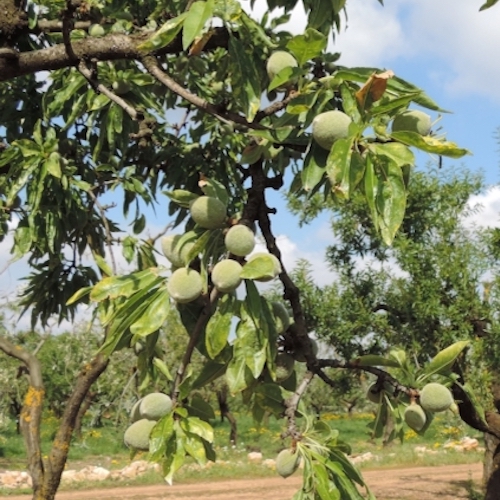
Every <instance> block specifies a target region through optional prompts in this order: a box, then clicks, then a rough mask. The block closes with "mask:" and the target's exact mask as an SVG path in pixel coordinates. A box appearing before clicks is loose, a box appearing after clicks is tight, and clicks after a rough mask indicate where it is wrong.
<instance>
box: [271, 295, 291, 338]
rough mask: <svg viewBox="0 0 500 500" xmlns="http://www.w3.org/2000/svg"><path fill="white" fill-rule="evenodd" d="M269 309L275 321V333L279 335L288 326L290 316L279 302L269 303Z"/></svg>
mask: <svg viewBox="0 0 500 500" xmlns="http://www.w3.org/2000/svg"><path fill="white" fill-rule="evenodd" d="M271 307H272V310H273V314H274V319H275V321H276V333H277V334H278V335H281V334H282V333H284V332H285V331H286V330H288V327H289V326H290V316H289V315H288V311H287V310H286V307H285V306H284V305H283V304H282V303H281V302H271Z"/></svg>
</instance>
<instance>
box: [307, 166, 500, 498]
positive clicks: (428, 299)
mask: <svg viewBox="0 0 500 500" xmlns="http://www.w3.org/2000/svg"><path fill="white" fill-rule="evenodd" d="M482 189H484V185H483V184H482V181H481V178H480V177H478V176H472V175H471V174H470V173H469V172H467V171H466V170H464V171H459V172H457V171H456V170H454V171H453V172H452V171H449V170H445V171H443V170H439V171H438V170H427V171H425V172H415V173H414V174H413V175H412V178H411V182H410V190H409V196H408V203H407V208H406V212H405V218H404V220H403V223H402V225H401V229H400V231H399V232H398V235H397V236H396V238H395V240H394V243H393V245H392V247H390V248H389V247H387V246H386V245H384V244H383V242H382V241H381V239H380V236H379V235H378V234H377V233H376V232H375V231H374V230H373V226H372V225H371V223H370V215H369V212H368V210H367V207H366V205H365V204H364V203H363V202H362V200H355V199H352V200H351V201H350V202H349V203H346V204H340V205H339V204H336V205H333V206H332V207H330V209H331V211H332V213H333V216H332V230H333V232H334V234H335V235H336V243H335V244H334V245H332V246H331V247H330V248H329V250H328V255H329V263H330V266H332V268H333V269H334V270H335V271H336V272H338V273H339V275H340V278H339V284H337V285H335V287H327V289H320V288H318V287H316V288H315V289H314V288H313V292H312V293H311V294H310V300H309V301H306V302H305V304H307V305H308V306H309V309H310V311H311V313H310V314H311V315H312V316H313V317H318V318H320V317H323V318H324V319H323V321H320V322H318V324H317V325H316V326H315V331H316V334H317V335H318V336H319V337H320V338H322V339H325V341H326V342H329V343H331V344H332V345H333V346H336V347H337V346H339V345H340V343H341V339H345V340H346V341H347V345H348V346H350V347H351V348H352V346H353V344H355V345H356V349H358V354H359V355H363V354H387V353H388V352H389V351H390V350H391V349H393V348H394V347H400V348H403V349H404V350H405V351H406V353H407V355H409V356H411V358H413V359H414V360H416V362H417V363H418V364H422V365H423V364H425V363H427V362H428V360H429V359H430V358H431V357H432V356H434V355H436V353H437V352H438V351H439V350H441V349H443V348H444V347H445V346H447V345H449V344H451V343H453V342H456V341H458V340H464V339H470V340H471V341H472V343H471V348H470V352H469V353H468V355H467V356H466V357H463V358H461V362H460V363H459V364H458V365H457V366H456V367H455V369H456V370H457V374H458V377H459V381H461V382H463V381H464V380H468V381H469V383H472V385H471V387H473V392H474V394H475V395H476V396H477V397H478V399H480V400H481V401H482V402H483V404H485V405H487V406H488V407H489V411H487V412H486V415H485V416H486V420H484V419H481V418H478V414H477V413H476V412H475V411H471V410H472V408H471V407H470V406H469V405H467V404H463V405H462V404H460V403H459V409H460V414H461V416H462V418H463V420H464V421H465V422H467V423H468V424H470V425H472V426H473V427H475V428H476V429H479V430H481V431H484V432H485V437H486V443H487V452H486V457H485V472H484V480H485V484H487V498H493V496H492V495H494V494H496V493H494V492H496V491H498V489H497V488H498V484H497V477H496V474H494V473H493V472H494V471H495V470H496V466H494V465H493V464H494V463H495V462H496V461H497V460H498V457H497V453H496V452H495V450H496V445H495V443H497V442H498V434H499V433H500V429H499V428H498V427H497V425H496V422H497V421H498V417H497V411H496V410H495V407H496V406H497V404H498V403H494V404H492V403H493V402H494V401H496V398H497V390H496V387H495V384H494V383H493V384H492V381H494V380H495V379H496V373H498V366H497V362H496V356H495V352H496V349H497V347H496V346H497V343H498V333H497V329H498V326H497V325H498V322H497V319H496V316H497V313H496V311H497V310H498V307H497V305H496V299H495V295H496V286H495V284H494V283H490V282H488V280H489V276H490V275H491V273H492V270H493V269H494V268H495V264H494V262H495V260H496V257H495V256H494V255H492V253H491V252H490V251H489V248H488V245H487V242H488V234H487V233H488V232H487V231H485V230H481V229H480V228H477V227H474V226H473V225H472V224H468V223H467V217H470V216H472V215H473V213H474V207H470V206H469V205H468V201H469V199H470V197H471V196H472V195H473V194H476V193H478V192H480V190H482ZM317 207H319V205H317ZM313 210H314V208H313V205H311V206H310V207H308V213H303V216H304V217H306V218H307V217H309V216H311V215H312V213H313ZM331 294H333V296H334V299H333V300H331V301H330V302H329V303H330V304H331V306H330V307H325V304H323V303H321V302H320V297H329V296H330V295H331ZM334 304H335V305H336V307H334ZM306 307H307V306H306ZM323 308H324V309H326V310H328V311H329V314H325V315H323V316H321V313H318V312H315V311H317V310H318V309H320V310H322V309H323ZM346 331H351V332H352V333H353V334H354V335H353V336H352V337H349V335H348V334H347V335H346V334H343V333H342V332H346ZM485 351H488V352H489V353H490V354H491V357H490V355H489V354H486V352H485ZM338 354H339V356H340V357H341V358H343V359H349V356H348V357H347V358H345V356H344V354H343V352H342V351H341V350H340V351H339V353H338ZM488 387H489V388H490V390H488V389H487V388H488ZM454 392H455V396H456V399H457V401H460V399H461V396H460V394H461V392H462V389H461V388H460V387H459V386H458V385H455V386H454Z"/></svg>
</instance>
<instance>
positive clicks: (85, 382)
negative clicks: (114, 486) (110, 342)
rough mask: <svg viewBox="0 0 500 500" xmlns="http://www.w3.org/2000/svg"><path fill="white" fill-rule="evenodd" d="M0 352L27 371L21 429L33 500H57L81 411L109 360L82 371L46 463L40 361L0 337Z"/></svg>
mask: <svg viewBox="0 0 500 500" xmlns="http://www.w3.org/2000/svg"><path fill="white" fill-rule="evenodd" d="M0 351H3V352H4V353H5V354H7V355H8V356H11V357H13V358H15V359H18V360H19V361H21V362H22V363H23V364H24V365H25V366H26V368H27V370H28V378H29V387H28V390H27V392H26V395H25V397H24V402H23V407H22V410H21V415H20V428H21V432H22V434H23V438H24V442H25V446H26V453H27V456H28V472H29V473H30V475H31V478H32V482H33V500H54V499H55V495H56V492H57V489H58V487H59V484H60V482H61V476H62V473H63V470H64V466H65V465H66V460H67V458H68V452H69V445H70V442H71V437H72V435H73V431H74V428H75V423H76V422H77V418H78V414H79V412H80V409H81V407H82V405H83V402H84V401H85V398H86V397H87V394H88V392H89V390H90V387H91V386H92V384H93V383H94V382H95V381H96V380H97V379H98V378H99V376H100V375H101V374H102V373H103V372H104V370H105V369H106V367H107V366H108V362H109V360H108V358H105V357H104V356H102V355H101V354H98V355H97V356H96V357H95V358H94V359H93V360H92V361H91V362H90V363H87V364H86V365H85V366H84V367H83V368H82V370H81V371H80V373H79V375H78V377H77V379H76V382H75V386H74V389H73V391H72V393H71V395H70V397H69V398H68V401H67V402H66V407H65V409H64V412H63V416H62V420H61V423H60V425H59V429H58V431H57V434H56V437H55V438H54V441H53V443H52V449H51V451H50V454H49V457H48V458H47V459H45V460H44V459H43V458H42V452H41V444H40V428H41V421H42V410H43V401H44V396H45V389H44V385H43V380H42V367H41V364H40V361H39V360H38V359H37V357H36V356H35V355H33V354H31V353H30V352H28V351H26V350H24V349H23V348H22V347H20V346H18V345H15V344H13V343H11V342H10V341H9V340H7V339H6V338H5V337H2V336H0Z"/></svg>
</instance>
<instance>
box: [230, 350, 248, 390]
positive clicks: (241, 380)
mask: <svg viewBox="0 0 500 500" xmlns="http://www.w3.org/2000/svg"><path fill="white" fill-rule="evenodd" d="M248 373H249V369H248V368H247V364H246V360H245V358H243V357H233V359H232V360H231V361H230V362H229V365H228V367H227V370H226V382H227V385H228V386H229V391H230V392H231V394H236V393H238V392H241V391H242V390H243V389H245V388H246V387H247V386H248V383H247V380H248Z"/></svg>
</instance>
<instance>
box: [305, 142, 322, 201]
mask: <svg viewBox="0 0 500 500" xmlns="http://www.w3.org/2000/svg"><path fill="white" fill-rule="evenodd" d="M327 158H328V152H327V151H326V150H325V149H324V148H322V147H320V146H319V145H317V144H316V143H315V142H314V141H313V143H312V145H311V148H310V149H309V151H308V152H307V155H306V157H305V159H304V165H303V167H302V171H301V173H300V178H301V180H302V187H303V189H304V191H307V192H310V191H313V190H314V189H315V188H316V186H318V185H319V184H320V183H321V181H322V180H323V178H324V177H325V173H326V169H325V167H326V160H327Z"/></svg>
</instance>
